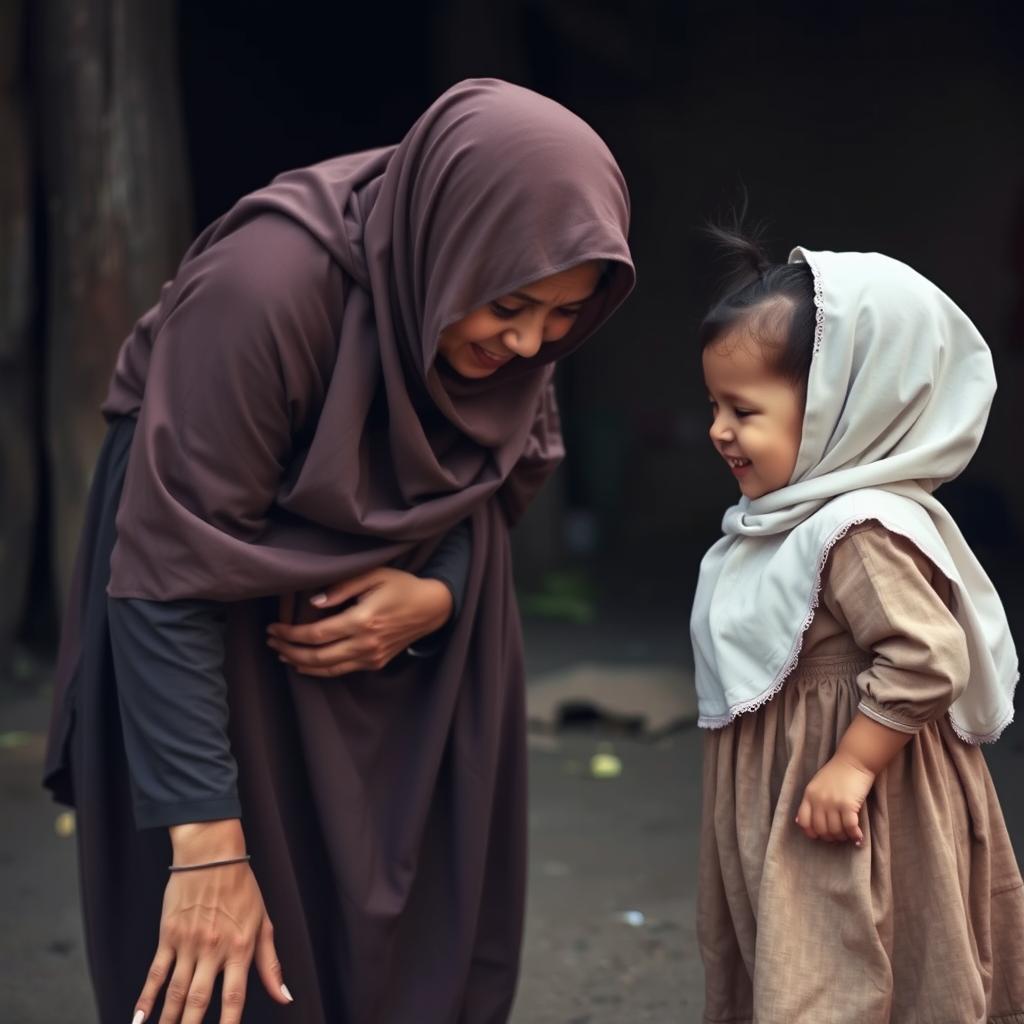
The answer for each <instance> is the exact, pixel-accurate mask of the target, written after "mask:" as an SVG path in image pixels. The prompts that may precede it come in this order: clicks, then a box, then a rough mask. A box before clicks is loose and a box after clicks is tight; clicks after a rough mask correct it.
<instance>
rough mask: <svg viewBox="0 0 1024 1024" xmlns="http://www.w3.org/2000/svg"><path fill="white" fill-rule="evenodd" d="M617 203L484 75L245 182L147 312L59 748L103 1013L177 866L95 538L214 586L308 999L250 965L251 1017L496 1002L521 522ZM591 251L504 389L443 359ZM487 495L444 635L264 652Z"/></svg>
mask: <svg viewBox="0 0 1024 1024" xmlns="http://www.w3.org/2000/svg"><path fill="white" fill-rule="evenodd" d="M627 224H628V198H627V194H626V189H625V185H624V183H623V180H622V177H621V174H620V172H619V170H618V168H617V166H616V165H615V162H614V160H613V158H612V157H611V155H610V154H609V152H608V150H607V148H606V147H605V146H604V144H603V143H602V142H601V141H600V139H599V138H598V137H597V136H596V135H595V134H594V132H593V131H592V130H591V129H590V128H589V127H588V126H587V125H586V124H584V122H582V121H580V120H579V119H578V118H576V117H575V116H574V115H572V114H571V113H569V112H568V111H567V110H565V109H564V108H562V107H560V106H559V105H557V104H555V103H553V102H552V101H550V100H547V99H544V98H543V97H540V96H537V95H536V94H534V93H531V92H528V91H527V90H524V89H520V88H517V87H514V86H510V85H508V84H506V83H503V82H497V81H493V80H477V81H470V82H465V83H462V84H460V85H458V86H456V87H454V88H453V89H451V90H449V91H448V92H447V93H446V94H445V95H443V96H442V97H441V98H440V99H439V100H438V101H437V102H436V103H435V104H434V105H433V106H432V107H431V108H430V109H429V110H428V111H427V112H426V113H425V114H424V115H423V117H422V118H421V119H420V120H419V122H417V124H416V125H415V126H414V127H413V129H412V130H411V131H410V133H409V134H408V135H407V136H406V138H405V139H404V140H403V142H402V143H401V144H400V145H398V146H396V147H391V148H388V149H383V150H378V151H374V152H371V153H365V154H358V155H355V156H350V157H342V158H339V159H336V160H331V161H328V162H326V163H324V164H320V165H317V166H315V167H311V168H306V169H303V170H299V171H295V172H291V173H289V174H285V175H282V176H281V177H280V178H278V179H277V180H276V181H275V182H274V183H273V184H272V185H270V186H269V187H268V188H266V189H264V190H262V191H261V192H257V193H254V194H252V195H250V196H247V197H246V198H244V199H243V200H241V201H240V202H239V203H238V204H237V205H236V206H235V207H234V208H233V209H232V210H231V211H230V212H229V213H228V214H226V215H225V216H224V217H223V218H221V219H220V220H219V221H217V222H216V223H215V224H213V225H212V226H211V227H210V228H208V229H207V230H206V231H205V232H204V233H203V234H202V235H201V236H200V237H199V238H198V239H197V241H196V242H195V244H194V245H193V246H192V248H191V249H190V250H189V252H188V253H187V254H186V256H185V259H184V261H183V263H182V266H181V268H180V270H179V272H178V274H177V276H176V277H175V278H174V280H173V281H171V282H170V283H169V284H168V285H166V286H165V288H164V291H163V294H162V296H161V299H160V302H159V303H158V304H157V305H156V306H155V307H154V308H153V309H152V310H151V311H150V312H149V313H147V314H146V315H145V316H144V317H143V318H142V320H140V322H139V324H138V325H137V327H136V329H135V331H134V332H133V334H132V335H131V336H130V337H129V339H128V341H127V342H126V343H125V346H124V347H123V349H122V352H121V356H120V359H119V363H118V368H117V371H116V373H115V376H114V380H113V383H112V386H111V391H110V395H109V397H108V400H107V403H106V405H105V410H104V411H105V412H106V414H107V415H108V417H109V418H111V420H112V422H113V423H114V427H113V429H112V433H111V436H110V437H109V438H108V445H107V448H106V449H105V454H104V457H103V458H102V459H101V463H100V467H99V469H98V472H97V482H96V486H95V489H94V494H93V504H92V507H91V512H90V522H89V523H88V524H87V526H86V531H85V534H84V539H83V544H82V550H81V554H80V559H79V568H78V573H77V575H76V582H75V592H74V594H73V598H72V604H71V609H70V612H69V615H68V619H67V622H66V627H65V635H64V638H63V641H62V656H61V663H60V668H59V673H58V675H59V679H58V688H57V695H56V703H55V712H54V719H53V728H52V732H51V740H50V751H49V758H48V764H47V772H48V784H49V785H50V786H51V788H53V789H54V791H55V792H56V793H57V794H58V796H60V797H61V798H63V799H65V800H73V801H74V803H75V805H76V807H77V809H78V816H79V836H80V865H81V875H82V890H83V904H84V913H85V921H86V933H87V939H88V947H89V956H90V965H91V969H92V973H93V978H94V983H95V986H96V991H97V998H98V1002H99V1006H100V1015H101V1019H102V1020H103V1021H104V1022H106V1021H108V1020H110V1021H116V1020H122V1019H123V1020H125V1021H127V1020H130V1019H131V1014H132V1011H133V1008H134V1001H135V999H136V998H137V996H138V993H139V990H140V989H141V987H142V984H143V981H144V975H145V970H146V968H147V966H148V964H149V961H150V959H151V957H152V955H153V952H154V951H155V948H156V937H157V929H158V925H159V918H160V901H161V896H162V892H163V887H164V884H165V882H166V866H167V864H168V857H169V843H168V840H167V837H166V834H165V833H164V832H163V831H162V830H161V831H142V832H139V831H136V829H135V828H134V823H133V821H132V817H131V805H130V799H129V794H130V790H129V786H130V779H129V777H128V770H127V766H126V763H125V756H124V750H123V743H122V740H121V735H120V728H119V721H118V711H117V685H118V683H117V679H116V674H115V673H114V672H113V669H112V663H111V658H110V653H109V635H108V632H107V630H106V618H105V609H104V607H103V600H102V593H103V589H104V587H105V586H106V585H107V579H108V562H109V588H108V589H109V594H110V595H111V596H112V597H114V598H141V599H146V600H155V601H168V600H175V599H179V598H181V599H184V598H189V599H193V598H202V599H213V600H216V601H221V602H225V607H226V615H227V625H226V656H225V664H224V672H225V676H226V680H227V688H228V704H229V709H230V736H231V745H232V752H233V754H234V757H235V759H236V761H237V764H238V780H239V796H240V799H241V804H242V814H243V827H244V830H245V835H246V839H247V842H248V846H249V850H250V852H251V853H252V858H253V860H252V863H253V870H254V872H255V874H256V878H257V880H258V882H259V884H260V887H261V889H262V891H263V895H264V898H265V901H266V904H267V908H268V911H269V914H270V917H271V919H272V920H273V922H274V926H275V930H276V945H277V949H278V952H279V954H280V956H281V960H282V964H283V968H284V975H285V978H286V979H287V981H288V985H289V988H290V989H291V991H292V993H293V994H294V996H295V1004H294V1006H291V1007H280V1006H276V1005H274V1004H272V1003H271V1002H270V1001H269V1000H268V999H267V998H266V996H265V995H264V994H263V993H262V992H260V991H259V990H258V986H257V985H256V984H250V990H249V1001H248V1003H247V1006H246V1014H245V1020H246V1021H269V1020H290V1021H296V1020H301V1021H303V1022H308V1024H321V1022H325V1024H326V1022H332V1024H333V1022H351V1024H412V1022H416V1024H443V1022H453V1024H454V1022H464V1024H490V1022H500V1021H503V1020H505V1019H506V1017H507V1015H508V1012H509V1009H510V1006H511V1002H512V997H513V993H514V987H515V979H516V972H517V965H518V955H519V943H520V934H521V927H522V909H523V890H524V876H525V800H526V793H525V770H524V769H525V750H524V732H523V730H524V722H523V692H522V685H523V678H522V657H521V639H520V631H519V622H518V616H517V612H516V607H515V600H514V594H513V590H512V576H511V567H510V561H509V545H508V527H509V524H510V522H512V521H514V520H515V519H516V518H518V516H519V515H520V514H521V512H522V510H523V508H524V507H525V505H526V503H527V502H528V501H529V499H530V498H531V497H532V495H533V494H534V493H535V492H536V490H537V488H538V487H539V486H540V484H541V483H542V482H543V480H544V479H545V478H546V477H547V476H548V475H549V474H550V472H551V471H552V470H553V468H554V466H555V465H556V464H557V461H558V459H559V458H560V457H561V454H562V447H561V438H560V433H559V429H558V418H557V411H556V408H555V405H554V395H553V389H552V387H551V365H550V364H551V363H553V362H554V361H555V360H556V359H558V358H560V357H562V356H564V355H566V354H567V353H568V352H570V351H571V350H572V349H574V348H575V347H577V346H578V345H579V344H580V343H581V342H582V341H583V340H584V339H585V338H586V337H587V336H589V335H590V334H591V333H592V332H593V331H594V330H595V329H596V328H597V326H599V324H600V323H601V322H603V321H604V319H605V318H606V317H607V316H608V315H610V313H611V312H612V311H613V310H614V309H615V307H616V306H617V305H618V304H619V303H620V302H621V301H622V300H623V299H624V298H625V296H626V294H627V293H628V291H629V289H630V287H631V286H632V281H633V272H632V265H631V263H630V257H629V251H628V247H627V243H626V232H627ZM587 260H603V261H607V266H608V271H607V273H606V275H605V278H604V282H603V286H602V288H601V289H600V291H599V292H598V293H597V294H596V295H595V297H594V298H593V299H592V300H591V301H590V302H589V303H588V304H587V306H586V307H585V309H584V312H583V314H582V315H581V317H580V319H579V321H578V322H577V323H576V325H575V326H574V328H573V329H572V331H571V332H570V333H569V335H568V336H567V337H566V338H565V339H564V340H563V341H561V342H557V343H552V344H548V345H545V346H543V347H542V349H541V353H540V354H539V355H538V356H537V357H535V358H533V359H529V360H521V359H520V360H513V361H512V363H510V364H508V365H506V366H505V367H502V368H501V369H500V370H498V371H497V372H496V373H495V374H494V375H493V376H492V377H490V378H488V379H487V380H485V381H468V380H464V379H461V378H458V377H456V376H455V375H454V374H453V373H452V372H451V371H450V370H447V369H446V368H445V367H444V366H443V365H441V364H439V363H437V362H436V361H435V355H436V344H437V339H438V336H439V334H440V332H441V330H442V329H443V327H444V326H446V325H447V324H449V323H451V322H453V321H454V320H456V319H458V318H459V317H461V316H462V315H463V314H465V313H466V312H468V311H469V310H471V309H473V308H475V307H478V306H480V305H482V304H484V303H486V302H488V301H489V300H491V299H494V298H497V297H499V296H501V295H503V294H507V293H508V292H509V291H511V290H513V289H515V288H516V287H519V286H522V285H525V284H528V283H529V282H531V281H535V280H539V279H541V278H543V277H546V276H548V275H550V274H553V273H556V272H558V271H560V270H562V269H566V268H568V267H571V266H575V265H577V264H579V263H581V262H584V261H587ZM132 420H136V421H137V425H136V426H135V428H134V436H131V435H132V432H131V430H129V429H124V428H123V427H122V425H123V424H125V423H130V422H131V421H132ZM125 463H127V465H126V466H125ZM122 480H123V492H122V493H121V496H120V502H119V506H118V511H117V520H116V534H115V530H114V525H113V523H112V522H110V518H111V515H112V512H113V507H114V505H116V504H117V494H118V492H119V491H120V489H121V485H122ZM110 495H113V498H112V499H111V498H110ZM467 518H468V519H469V521H470V524H471V528H472V545H473V554H472V559H471V564H470V569H469V576H468V580H467V585H466V591H465V596H464V603H463V610H462V613H461V615H460V616H459V618H458V620H457V621H456V622H455V623H454V626H453V628H452V630H451V632H450V635H449V636H448V639H447V642H446V645H445V647H444V650H443V651H442V652H441V653H440V654H439V655H438V656H437V657H436V658H434V659H431V660H428V661H424V660H417V659H412V658H407V657H401V658H398V659H396V660H395V661H394V662H392V663H391V664H390V665H389V666H387V667H386V668H385V669H383V670H382V671H380V672H376V673H365V674H355V675H348V676H345V677H343V678H340V679H331V680H319V679H311V678H306V677H303V676H300V675H296V674H294V673H291V672H286V671H285V669H284V668H283V667H282V666H281V664H280V663H279V662H278V660H277V659H276V657H275V656H274V655H273V654H272V652H270V651H269V650H268V649H267V647H266V646H265V644H264V630H265V627H266V625H267V624H268V623H269V622H271V621H273V620H274V619H275V618H276V616H277V608H278V597H279V596H280V595H282V594H289V593H296V592H298V593H305V594H308V593H311V592H313V590H314V588H315V589H319V588H321V587H323V586H325V585H328V584H331V583H334V582H337V581H340V580H343V579H346V578H349V577H351V576H353V575H355V574H357V573H360V572H362V571H365V570H367V569H370V568H372V567H375V566H379V565H385V564H386V565H392V566H395V567H398V568H403V569H408V570H410V571H415V570H416V569H417V568H419V567H420V566H422V565H423V564H424V562H425V561H426V560H427V559H428V558H429V556H430V554H431V552H432V550H433V549H434V548H435V547H436V545H437V544H438V542H439V541H440V540H441V538H442V537H443V536H444V535H445V533H446V532H447V531H448V530H450V529H451V528H452V527H453V526H454V525H455V524H456V523H458V522H459V521H461V520H463V519H467ZM111 551H112V554H111ZM297 604H298V605H299V606H305V607H308V602H297ZM209 1016H210V1018H211V1019H214V1018H213V1014H212V1012H211V1014H210V1015H209Z"/></svg>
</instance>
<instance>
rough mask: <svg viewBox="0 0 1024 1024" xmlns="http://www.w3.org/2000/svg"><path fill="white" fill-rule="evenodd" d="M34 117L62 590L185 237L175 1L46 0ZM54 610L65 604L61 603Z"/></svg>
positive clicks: (187, 222)
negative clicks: (149, 318) (129, 347)
mask: <svg viewBox="0 0 1024 1024" xmlns="http://www.w3.org/2000/svg"><path fill="white" fill-rule="evenodd" d="M37 15H38V18H39V22H38V29H39V40H40V46H39V60H40V67H39V93H40V103H39V105H38V110H39V116H40V118H41V136H42V142H43V165H44V179H45V188H46V207H47V222H48V231H49V233H48V251H49V268H48V269H49V287H48V311H47V321H48V338H47V362H48V382H47V383H48V387H47V403H48V408H47V425H48V448H49V456H50V466H51V474H52V494H53V502H54V514H53V523H54V534H55V535H54V552H55V557H54V564H55V566H56V574H57V583H58V586H59V589H60V593H61V595H62V596H63V595H64V594H66V592H67V585H68V581H69V578H70V573H71V566H72V561H73V558H74V552H75V548H76V546H77V541H78V531H79V528H80V524H81V520H82V515H83V512H84V506H85V499H86V494H87V492H88V487H89V479H90V474H91V472H92V467H93V462H94V460H95V457H96V452H97V450H98V447H99V445H100V443H101V441H102V438H103V433H104V424H103V422H102V420H101V418H100V416H99V405H100V403H101V402H102V400H103V397H104V395H105V393H106V389H107V382H108V379H109V376H110V371H111V369H112V368H113V365H114V361H115V357H116V354H117V350H118V347H119V346H120V344H121V342H122V341H123V339H124V338H125V336H126V334H127V333H128V331H129V330H130V328H131V326H132V323H133V322H134V320H135V319H136V318H137V317H138V316H139V314H140V313H142V312H143V311H144V310H145V309H146V308H147V307H148V306H149V305H150V304H151V303H152V302H154V301H155V300H156V297H157V294H158V291H159V287H160V284H161V282H162V281H163V280H164V279H166V278H167V277H169V276H170V275H171V274H172V272H173V270H174V267H175V265H176V263H177V261H178V259H179V258H180V256H181V254H182V252H183V251H184V248H185V246H186V244H187V242H188V239H189V237H190V235H191V223H190V221H191V217H190V199H189V196H190V189H189V187H188V183H187V172H186V164H185V154H184V133H183V127H182V119H181V110H180V98H179V88H178V66H177V22H176V18H175V2H174V0H147V2H146V3H137V2H134V0H47V2H46V3H45V4H40V5H39V7H38V8H37ZM61 606H63V601H61Z"/></svg>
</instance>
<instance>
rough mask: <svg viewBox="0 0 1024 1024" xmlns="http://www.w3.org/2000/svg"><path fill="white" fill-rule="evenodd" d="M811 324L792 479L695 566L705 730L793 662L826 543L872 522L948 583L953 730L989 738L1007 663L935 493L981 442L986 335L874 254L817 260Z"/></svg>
mask: <svg viewBox="0 0 1024 1024" xmlns="http://www.w3.org/2000/svg"><path fill="white" fill-rule="evenodd" d="M789 261H790V262H791V263H794V262H806V263H807V264H809V265H810V268H811V270H812V271H813V274H814V303H815V307H816V317H817V324H816V330H815V338H814V356H813V358H812V361H811V369H810V375H809V378H808V382H807V404H806V411H805V413H804V423H803V435H802V439H801V443H800V450H799V453H798V455H797V461H796V467H795V469H794V471H793V477H792V480H791V482H790V483H789V484H788V485H787V486H785V487H783V488H780V489H779V490H777V491H772V492H770V493H768V494H765V495H764V496H763V497H760V498H756V499H754V500H753V501H751V500H749V499H748V498H742V499H741V500H740V502H739V504H737V505H734V506H733V507H732V508H730V509H729V510H728V511H727V512H726V513H725V518H724V520H723V522H722V529H723V531H724V533H725V536H724V537H723V538H722V539H721V540H719V541H718V543H716V544H715V545H714V546H713V547H712V548H711V549H710V550H709V551H708V553H707V554H706V555H705V556H704V560H703V562H702V563H701V570H700V580H699V582H698V585H697V594H696V598H695V599H694V606H693V615H692V618H691V623H690V631H691V636H692V639H693V649H694V657H695V660H696V681H697V696H698V703H699V710H700V719H699V724H700V725H701V726H703V727H705V728H712V729H714V728H720V727H722V726H725V725H728V723H729V722H731V721H732V720H733V719H734V718H735V717H736V716H737V715H739V714H742V713H743V712H745V711H752V710H754V709H756V708H758V707H760V706H761V705H762V704H763V703H764V702H765V701H768V700H770V699H771V698H772V697H773V696H774V695H775V694H776V693H777V692H778V691H779V689H780V688H781V687H782V684H783V682H784V681H785V679H786V677H787V676H788V675H789V673H790V672H791V671H792V670H793V669H794V668H795V667H796V663H797V658H798V656H799V653H800V647H801V644H802V641H803V634H804V631H805V630H806V629H807V627H808V626H809V625H810V623H811V620H812V618H813V616H814V610H815V608H816V607H817V603H818V593H819V591H820V588H821V576H822V572H823V570H824V568H825V563H826V561H827V559H828V554H829V552H830V551H831V549H832V547H833V545H834V544H835V543H836V542H837V541H838V540H839V539H840V538H841V537H842V536H843V535H844V534H845V533H846V532H847V531H848V530H849V529H850V527H851V526H853V525H855V524H857V523H861V522H865V521H868V520H875V521H878V522H880V523H881V524H882V525H883V526H884V527H886V529H888V530H891V531H892V532H894V533H898V534H901V535H902V536H904V537H906V538H908V539H909V540H911V541H912V542H913V543H914V544H915V545H916V546H917V547H918V548H919V549H920V550H921V552H922V553H923V554H924V555H926V556H927V557H928V558H929V559H930V560H931V561H932V562H933V563H934V564H935V565H936V566H937V567H938V569H939V570H940V571H941V572H942V573H943V574H944V575H945V576H946V577H947V578H948V579H949V580H950V582H951V583H952V585H953V594H954V600H953V602H952V604H953V607H952V611H953V613H954V615H955V616H956V618H957V621H958V622H959V623H960V625H961V627H962V628H963V630H964V633H965V635H966V637H967V644H968V649H969V652H970V662H971V676H970V680H969V682H968V685H967V687H966V689H965V691H964V692H963V693H962V694H961V696H960V697H959V698H958V699H957V700H956V701H955V702H954V703H953V705H952V707H951V708H950V710H949V715H950V720H951V721H952V724H953V727H954V728H955V729H956V731H957V733H958V735H959V736H960V737H961V738H962V739H964V740H966V741H968V742H970V743H981V742H987V741H991V740H995V739H997V738H998V737H999V734H1000V733H1001V732H1002V731H1003V729H1005V728H1006V726H1007V725H1008V724H1009V723H1010V721H1011V720H1012V718H1013V690H1014V687H1015V684H1016V681H1017V674H1018V673H1017V653H1016V651H1015V649H1014V646H1013V641H1012V639H1011V637H1010V630H1009V625H1008V623H1007V621H1006V613H1005V612H1004V610H1003V607H1002V604H1001V603H1000V601H999V597H998V595H997V594H996V592H995V589H994V588H993V586H992V583H991V581H990V580H989V578H988V577H987V576H986V574H985V571H984V570H983V569H982V567H981V566H980V565H979V563H978V560H977V559H976V558H975V556H974V554H973V552H972V551H971V549H970V548H969V547H968V545H967V542H966V541H965V540H964V538H963V536H962V534H961V533H960V531H959V529H958V528H957V526H956V523H954V521H953V519H952V517H951V516H950V515H949V513H948V512H947V511H946V509H945V508H944V507H943V506H942V505H941V503H940V502H938V501H937V500H936V499H935V498H934V497H933V495H932V492H933V491H934V490H935V489H936V488H937V487H938V486H939V485H940V484H941V483H943V482H945V481H947V480H952V479H953V478H954V477H956V476H957V475H959V474H960V473H961V472H962V471H963V469H964V467H965V466H966V465H967V463H968V462H969V461H970V459H971V456H972V455H973V454H974V452H975V450H976V449H977V447H978V444H979V442H980V441H981V435H982V432H983V430H984V427H985V422H986V420H987V418H988V411H989V407H990V405H991V403H992V397H993V395H994V393H995V374H994V372H993V368H992V357H991V355H990V353H989V350H988V347H987V346H986V344H985V342H984V340H983V339H982V337H981V335H980V334H979V333H978V331H977V329H976V328H975V327H974V325H973V324H972V323H971V322H970V320H969V319H968V318H967V316H966V315H965V314H964V313H963V311H962V310H960V309H959V308H958V307H957V306H956V305H955V304H954V303H953V302H952V301H951V300H950V299H949V297H948V296H946V295H945V294H944V293H943V292H941V291H940V290H939V289H938V288H936V287H935V285H933V284H932V283H931V282H930V281H928V280H926V279H925V278H924V277H922V276H921V275H920V274H918V273H917V272H916V271H914V270H912V269H911V268H910V267H908V266H906V265H905V264H903V263H899V262H898V261H896V260H893V259H890V258H889V257H887V256H882V255H880V254H878V253H856V252H847V253H834V252H811V251H808V250H807V249H803V248H799V247H798V248H796V249H794V250H793V252H792V254H791V255H790V258H789Z"/></svg>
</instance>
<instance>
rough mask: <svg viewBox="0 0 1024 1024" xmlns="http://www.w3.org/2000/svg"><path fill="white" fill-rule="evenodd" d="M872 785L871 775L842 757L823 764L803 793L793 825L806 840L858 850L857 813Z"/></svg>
mask: <svg viewBox="0 0 1024 1024" xmlns="http://www.w3.org/2000/svg"><path fill="white" fill-rule="evenodd" d="M874 783H875V775H874V773H873V772H871V771H869V770H868V769H867V768H865V767H864V766H863V765H860V764H857V763H856V762H855V761H854V760H852V759H849V758H846V757H844V756H843V755H842V753H837V754H836V755H835V757H833V758H832V759H831V760H829V761H827V762H826V763H825V764H824V765H823V766H822V767H821V769H820V770H819V771H818V773H817V774H816V775H815V776H814V778H813V779H811V781H810V782H809V783H807V788H806V789H805V790H804V798H803V801H802V802H801V804H800V810H799V812H798V813H797V816H796V823H797V825H799V826H800V828H802V829H803V830H804V834H805V835H807V836H808V838H810V839H824V840H825V841H826V842H835V843H841V842H845V841H846V840H848V839H851V840H853V842H854V843H855V844H856V845H857V846H860V845H861V843H863V842H864V833H863V832H862V831H861V828H860V809H861V808H862V807H863V806H864V801H865V800H866V799H867V797H868V793H870V792H871V787H872V786H873V785H874Z"/></svg>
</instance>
